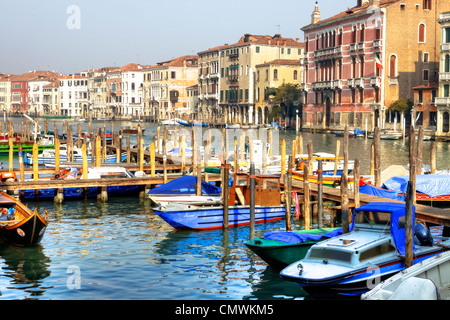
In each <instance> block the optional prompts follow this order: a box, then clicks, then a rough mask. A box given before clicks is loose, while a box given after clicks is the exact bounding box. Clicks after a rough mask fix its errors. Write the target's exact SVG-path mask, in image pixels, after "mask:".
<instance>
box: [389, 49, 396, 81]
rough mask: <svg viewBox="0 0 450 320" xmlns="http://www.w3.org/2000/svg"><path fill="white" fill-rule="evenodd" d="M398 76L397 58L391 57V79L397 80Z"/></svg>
mask: <svg viewBox="0 0 450 320" xmlns="http://www.w3.org/2000/svg"><path fill="white" fill-rule="evenodd" d="M396 76H397V56H396V55H394V54H393V55H391V57H390V58H389V77H391V78H395V77H396Z"/></svg>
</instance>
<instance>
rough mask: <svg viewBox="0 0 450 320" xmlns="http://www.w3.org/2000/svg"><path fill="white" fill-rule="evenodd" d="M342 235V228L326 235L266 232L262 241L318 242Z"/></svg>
mask: <svg viewBox="0 0 450 320" xmlns="http://www.w3.org/2000/svg"><path fill="white" fill-rule="evenodd" d="M340 234H342V228H337V229H335V230H333V231H330V232H328V233H323V234H321V233H317V232H315V233H314V232H311V233H306V232H295V231H267V232H266V233H264V236H263V237H264V239H267V240H276V241H280V242H284V243H292V244H294V243H302V242H305V241H307V240H311V241H319V240H321V239H324V238H332V237H336V236H338V235H340Z"/></svg>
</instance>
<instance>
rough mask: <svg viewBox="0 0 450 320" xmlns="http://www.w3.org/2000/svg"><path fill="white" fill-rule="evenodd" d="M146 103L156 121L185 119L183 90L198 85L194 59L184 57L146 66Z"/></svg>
mask: <svg viewBox="0 0 450 320" xmlns="http://www.w3.org/2000/svg"><path fill="white" fill-rule="evenodd" d="M144 73H145V74H146V81H145V83H146V85H145V88H144V90H145V91H146V92H145V94H144V96H145V97H146V100H147V101H146V103H148V104H149V106H150V111H149V113H150V114H151V115H154V116H155V117H156V119H158V120H165V119H171V118H174V117H177V118H180V117H182V116H189V110H188V105H187V99H188V96H187V88H188V87H191V86H193V85H196V84H197V83H198V82H197V81H198V56H193V55H186V56H182V57H178V58H174V59H171V60H167V61H163V62H159V63H157V64H156V65H154V66H151V67H147V68H146V69H145V71H144Z"/></svg>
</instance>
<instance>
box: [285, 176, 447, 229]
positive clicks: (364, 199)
mask: <svg viewBox="0 0 450 320" xmlns="http://www.w3.org/2000/svg"><path fill="white" fill-rule="evenodd" d="M292 188H293V190H296V191H297V192H299V193H303V191H304V183H303V181H299V180H293V181H292ZM309 190H310V193H311V195H312V196H318V186H317V185H316V184H313V183H310V184H309ZM348 197H349V201H350V204H351V205H350V206H351V207H354V202H355V198H354V192H350V191H349V192H348ZM323 198H324V199H327V200H331V201H335V202H341V190H340V189H336V188H330V187H325V186H323ZM359 201H360V203H361V205H363V204H367V203H369V202H398V203H401V201H397V200H392V199H388V198H382V197H377V196H372V195H368V194H360V195H359ZM415 207H416V219H418V220H422V221H426V222H429V223H433V224H438V225H443V226H447V227H450V210H447V209H441V208H435V207H430V206H426V205H421V204H416V205H415Z"/></svg>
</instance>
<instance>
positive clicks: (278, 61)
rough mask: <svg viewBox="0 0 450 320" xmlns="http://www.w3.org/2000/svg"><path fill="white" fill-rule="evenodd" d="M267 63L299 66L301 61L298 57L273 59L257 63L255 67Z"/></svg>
mask: <svg viewBox="0 0 450 320" xmlns="http://www.w3.org/2000/svg"><path fill="white" fill-rule="evenodd" d="M267 65H283V66H300V65H301V63H300V60H299V59H295V60H294V59H275V60H272V61H269V62H264V63H261V64H258V65H257V67H258V66H267Z"/></svg>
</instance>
